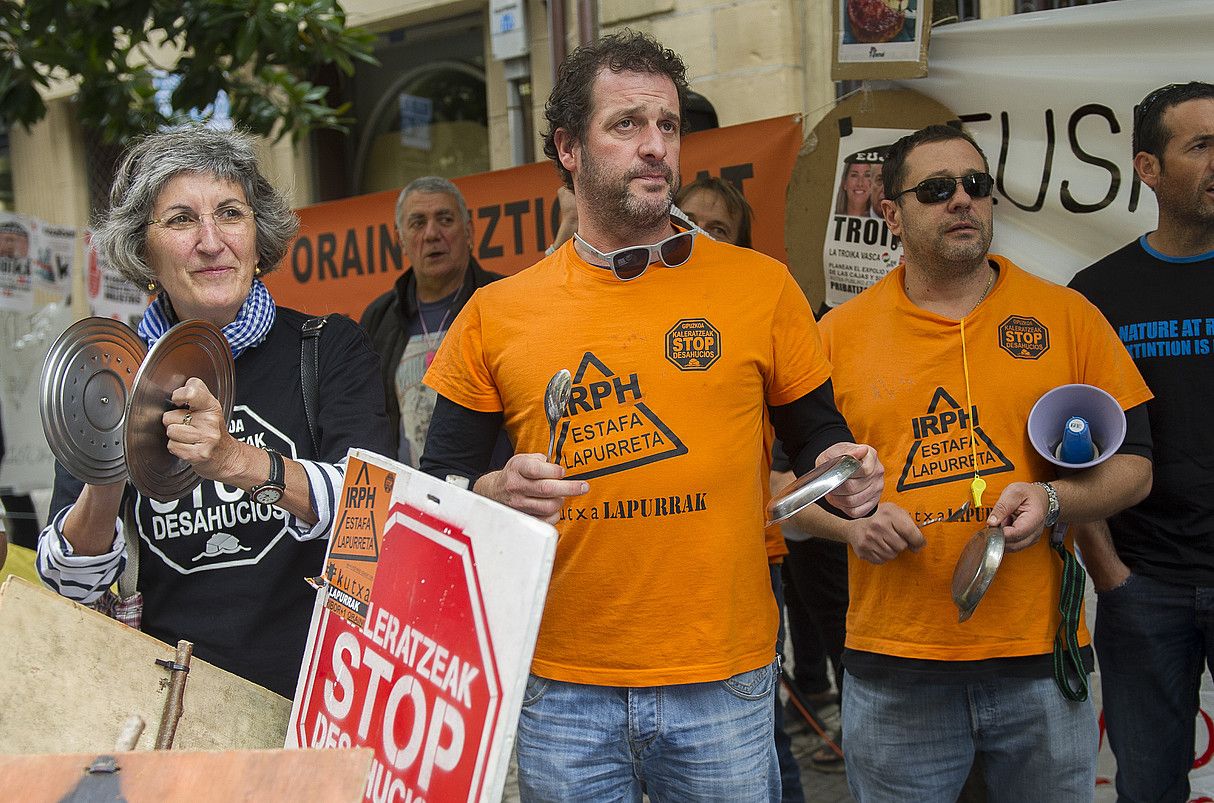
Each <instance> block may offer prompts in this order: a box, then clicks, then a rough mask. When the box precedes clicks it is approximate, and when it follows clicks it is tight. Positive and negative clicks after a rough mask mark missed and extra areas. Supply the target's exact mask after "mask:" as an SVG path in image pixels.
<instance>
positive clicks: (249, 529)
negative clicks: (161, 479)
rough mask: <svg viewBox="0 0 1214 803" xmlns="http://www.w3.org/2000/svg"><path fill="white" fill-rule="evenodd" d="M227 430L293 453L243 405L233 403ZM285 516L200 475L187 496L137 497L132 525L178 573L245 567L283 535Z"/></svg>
mask: <svg viewBox="0 0 1214 803" xmlns="http://www.w3.org/2000/svg"><path fill="white" fill-rule="evenodd" d="M228 432H229V433H231V435H232V437H234V438H236V439H237V440H239V441H244V442H245V443H249V444H252V445H254V446H257V447H258V448H266V447H269V448H272V449H274V450H275V451H277V452H279V453H280V454H283V455H285V456H287V457H294V456H295V444H294V443H293V442H291V441H290V440H289V439H288V438H287V437H286V436H285V435H283V434H282V433H281V432H279V431H278V430H277V429H275V428H274V427H273V426H271V425H270V424H269V423H268V422H267V421H265V420H264V419H262V418H261V417H260V416H258V415H257V414H256V413H254V412H253V411H252V410H250V409H249V408H248V407H247V406H246V405H243V404H241V405H237V406H236V407H235V408H234V409H233V410H232V417H231V419H229V421H228ZM289 519H290V515H289V514H288V513H287V512H286V511H285V510H283V509H281V508H277V507H274V506H273V505H259V504H257V503H255V502H254V501H253V500H252V499H251V498H250V497H249V495H248V494H247V493H245V492H244V491H243V490H241V489H240V488H235V487H232V486H230V485H224V484H223V483H221V482H216V481H214V480H203V481H202V482H201V483H200V484H199V485H198V487H196V488H195V489H194V490H193V491H192V492H191V493H190V495H189V496H186V497H185V498H183V499H176V500H174V501H172V502H156V501H153V500H151V499H147V498H146V497H143V496H139V497H138V498H137V500H136V502H135V529H136V531H137V532H138V533H139V537H140V538H141V539H143V542H144V543H145V544H147V546H148V548H149V549H150V550H151V551H152V552H153V553H155V554H156V555H157V556H158V557H159V558H160V559H161V560H163V561H164V562H165V563H166V564H167V565H169V566H171V567H172V568H173V569H175V570H176V571H178V572H180V573H182V574H192V573H193V572H201V571H206V570H208V569H226V568H230V567H233V566H246V565H250V564H255V563H257V562H258V561H260V560H261V559H262V558H263V557H264V556H265V555H266V554H267V553H268V552H269V551H270V550H271V549H273V547H274V545H275V544H277V543H278V542H279V541H280V540H281V539H282V538H283V537H284V536H286V537H290V535H289V527H288V525H287V522H288V521H289Z"/></svg>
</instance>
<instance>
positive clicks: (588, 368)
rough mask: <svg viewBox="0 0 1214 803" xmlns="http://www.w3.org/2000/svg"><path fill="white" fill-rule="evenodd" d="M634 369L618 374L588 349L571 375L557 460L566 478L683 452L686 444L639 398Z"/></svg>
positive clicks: (584, 477) (607, 471)
mask: <svg viewBox="0 0 1214 803" xmlns="http://www.w3.org/2000/svg"><path fill="white" fill-rule="evenodd" d="M643 398H644V394H642V392H641V380H640V377H639V376H638V375H637V374H629V375H628V376H617V375H616V373H615V372H614V371H612V370H611V369H610V368H608V367H607V365H606V364H604V363H603V362H602V361H601V360H599V359H598V358H597V357H595V356H594V355H593V354H591V353H590V352H589V351H588V352H586V353H585V355H583V357H582V363H581V365H579V366H578V369H577V373H576V374H575V375H574V377H573V392H572V394H571V395H570V398H569V406H568V408H567V409H568V413H569V415H568V417H566V418H565V419H564V420H563V421H562V422H561V426H560V429H559V431H558V433H557V442H556V454H557V457H556V460H557V462H559V463H562V464H564V466H565V468H566V470H567V471H568V472H569V473H568V474H566V475H565V476H566V479H579V480H588V479H592V478H594V477H601V476H603V475H604V474H614V473H616V472H618V471H626V470H628V469H630V468H636V467H637V466H643V465H647V464H649V463H656V462H657V461H659V460H666V459H668V458H671V457H678V456H679V455H683V454H687V447H686V446H685V445H683V442H682V441H681V440H679V437H678V436H677V435H676V434H675V433H674V431H673V430H671V429H670V427H668V426H667V425H666V424H665V423H663V422H662V420H661V419H660V418H658V417H657V416H656V415H655V414H654V413H653V411H652V410H650V409H649V406H648V405H646V404H645V402H644V401H643Z"/></svg>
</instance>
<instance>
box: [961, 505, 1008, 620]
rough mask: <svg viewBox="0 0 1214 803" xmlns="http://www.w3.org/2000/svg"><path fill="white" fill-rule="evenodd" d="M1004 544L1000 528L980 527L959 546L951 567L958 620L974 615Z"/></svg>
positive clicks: (996, 565)
mask: <svg viewBox="0 0 1214 803" xmlns="http://www.w3.org/2000/svg"><path fill="white" fill-rule="evenodd" d="M1003 547H1004V538H1003V528H1002V527H983V528H982V529H981V530H979V531H978V532H976V533H975V534H974V537H973V538H971V539H970V540H969V542H968V543H967V544H966V545H965V548H964V549H962V550H961V555H960V556H959V557H958V558H957V565H956V566H955V567H954V568H953V602H954V603H955V604H956V606H957V621H958V622H964V621H966V620H967V619H969V618H970V617H971V616H973V614H974V610H975V609H976V608H977V607H978V603H979V602H981V601H982V597H983V595H984V594H986V590H987V589H988V588H990V585H991V581H992V580H994V579H995V573H996V572H997V571H999V564H1000V563H1001V562H1002V561H1003Z"/></svg>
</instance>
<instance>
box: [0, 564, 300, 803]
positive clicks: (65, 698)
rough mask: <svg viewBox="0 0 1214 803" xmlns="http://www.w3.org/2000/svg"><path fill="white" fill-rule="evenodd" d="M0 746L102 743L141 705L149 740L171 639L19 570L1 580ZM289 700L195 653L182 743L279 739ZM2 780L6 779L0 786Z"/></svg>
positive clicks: (147, 745)
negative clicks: (43, 584) (121, 619)
mask: <svg viewBox="0 0 1214 803" xmlns="http://www.w3.org/2000/svg"><path fill="white" fill-rule="evenodd" d="M0 644H2V645H4V646H3V649H2V650H0V752H3V753H93V754H96V753H105V752H109V751H111V750H112V749H113V748H114V742H115V740H116V739H117V737H118V733H119V731H120V730H121V728H122V723H123V722H124V721H125V720H126V718H127V717H128V716H129V715H131V714H138V715H139V716H141V717H143V719H144V722H145V723H147V730H145V731H144V734H143V737H142V738H141V739H140V740H139V743H138V744H137V745H136V749H138V750H150V749H151V748H152V746H153V745H154V744H155V740H156V730H157V728H158V726H159V723H160V717H161V713H162V712H163V710H164V699H165V696H166V694H167V691H168V686H169V672H168V670H166V669H164V668H163V667H160V666H157V665H156V659H163V660H172V659H173V657H174V655H175V654H176V649H175V648H174V647H171V646H169V645H168V644H165V643H163V642H161V641H158V640H156V639H154V638H152V637H151V636H149V635H147V634H146V633H141V632H139V631H137V630H133V629H131V628H130V627H127V626H126V625H123V624H120V623H118V622H116V621H114V620H113V619H110V618H109V617H106V616H103V615H101V614H99V613H97V612H96V611H93V610H91V609H89V608H86V607H85V606H83V605H78V604H76V603H74V602H71V601H70V600H67V599H64V598H63V597H60V596H59V595H58V594H55V593H54V592H53V591H50V590H49V589H46V588H42V587H40V586H35V585H33V584H31V583H28V582H26V581H24V580H22V579H20V578H18V577H9V578H8V579H7V580H5V582H4V584H3V585H2V586H0ZM290 713H291V701H290V700H287V699H286V698H284V697H280V696H279V695H277V694H275V693H273V692H271V691H269V690H267V689H263V688H262V687H260V686H257V685H256V684H253V683H250V682H249V681H247V680H245V679H243V678H240V677H237V676H236V675H233V674H232V673H230V672H225V671H224V670H222V669H219V668H218V667H215V666H213V665H211V664H208V663H207V662H205V661H202V660H200V659H198V658H194V659H193V660H192V661H191V664H190V673H189V676H188V681H187V683H186V690H185V713H184V714H183V715H182V717H181V721H180V723H179V724H178V726H177V736H176V741H175V742H174V747H175V748H176V749H179V750H234V749H235V750H255V749H267V748H278V747H282V746H283V743H284V741H285V738H286V729H287V721H288V719H289V717H290ZM0 788H3V787H2V786H0Z"/></svg>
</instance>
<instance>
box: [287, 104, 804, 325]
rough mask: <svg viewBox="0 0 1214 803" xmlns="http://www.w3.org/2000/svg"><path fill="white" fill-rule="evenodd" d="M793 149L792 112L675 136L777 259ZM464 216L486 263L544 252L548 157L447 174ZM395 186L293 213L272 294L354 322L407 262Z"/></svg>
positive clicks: (497, 264) (689, 166) (549, 199)
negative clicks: (737, 199)
mask: <svg viewBox="0 0 1214 803" xmlns="http://www.w3.org/2000/svg"><path fill="white" fill-rule="evenodd" d="M800 146H801V118H800V116H799V115H789V116H786V117H775V118H772V119H770V120H761V121H759V122H755V123H745V124H743V125H736V126H730V127H728V128H717V129H712V130H710V131H701V132H699V133H696V134H691V135H689V136H687V137H686V138H684V140H683V150H682V159H681V167H682V171H683V181H684V182H690V181H692V180H694V179H695V178H696V176H697V175H699V174H704V173H707V174H710V175H715V176H721V177H722V178H725V179H727V180H730V181H733V182H734V183H735V184H737V185H738V186H739V187H741V189H742V192H743V194H745V196H746V198H747V200H749V201H750V203H751V206H753V207H754V210H755V220H754V225H753V229H752V237H753V241H754V245H755V248H757V249H758V250H760V251H763V252H764V253H766V254H770V255H771V256H773V257H775V258H776V259H779V260H780V261H782V262H784V261H786V260H787V253H786V251H785V248H784V196H785V190H786V188H787V186H788V178H789V176H790V175H791V174H792V166H793V162H794V161H795V160H796V157H797V151H798V149H799V148H800ZM454 181H455V184H456V185H457V186H458V187H459V188H460V190H461V191H462V192H463V193H464V197H465V199H466V200H467V202H468V209H469V210H470V212H471V214H472V228H473V250H472V253H473V256H475V257H476V259H477V261H478V262H480V264H481V265H482V266H483V267H484V268H486V269H487V270H491V271H495V272H497V273H502V274H511V273H517V272H518V271H520V270H522V269H523V268H526V267H528V266H530V265H533V264H535V263H536V262H538V261H539V260H540V258H541V257H543V255H544V249H546V248H547V247H548V245H549V243H551V242H552V237H553V236H554V235H555V234H556V230H557V226H558V225H559V223H560V221H559V217H558V214H557V211H558V210H557V209H556V208H555V205H556V190H557V187H558V186H560V177H559V176H558V175H557V171H556V168H555V167H554V166H553V165H552V163H551V162H537V163H535V164H529V165H523V166H522V167H514V168H510V169H508V170H495V171H492V172H489V173H478V174H476V175H472V176H465V177H463V178H458V179H454ZM399 192H400V190H388V191H385V192H376V193H372V194H370V195H360V196H356V197H353V198H345V199H343V200H340V201H330V202H328V203H323V204H316V205H314V206H308V207H304V208H303V209H299V210H297V212H298V214H299V217H300V221H301V224H302V225H301V228H300V235H299V238H298V239H297V240H296V242H295V243H294V244H293V245H292V247H291V249H290V250H289V251H288V252H287V257H286V259H285V260H284V262H283V264H282V265H281V266H280V267H279V269H278V270H277V271H275V272H274V273H271V274H269V276H268V277H267V280H266V284H267V285H268V286H269V288H270V292H271V293H272V294H273V296H274V300H275V301H276V302H277V303H279V304H282V305H283V306H287V307H292V308H294V309H298V310H302V311H303V312H306V313H309V314H312V315H321V314H324V313H328V312H343V313H345V314H347V315H349V316H351V317H352V318H354V319H356V320H357V319H358V317H359V316H360V315H362V311H363V310H364V309H365V308H366V306H367V304H369V303H370V302H371V301H372V300H373V299H374V298H375V297H376V296H378V295H380V294H381V293H383V292H385V291H386V290H387V289H388V288H389V287H391V285H392V283H393V282H394V281H396V278H397V276H399V275H400V273H401V271H403V270H405V269H407V268H408V265H407V264H405V263H404V259H403V257H402V255H401V250H400V245H399V243H398V242H397V239H396V232H395V224H394V222H393V220H392V216H393V213H394V211H395V206H396V196H397V193H399Z"/></svg>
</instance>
